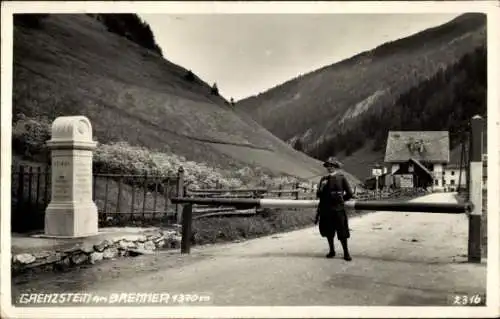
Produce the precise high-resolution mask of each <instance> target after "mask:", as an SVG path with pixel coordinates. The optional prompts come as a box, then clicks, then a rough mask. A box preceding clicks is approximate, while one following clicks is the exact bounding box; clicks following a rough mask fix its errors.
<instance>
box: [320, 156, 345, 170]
mask: <svg viewBox="0 0 500 319" xmlns="http://www.w3.org/2000/svg"><path fill="white" fill-rule="evenodd" d="M323 166H324V167H335V168H340V167H341V166H342V163H340V162H339V161H337V160H336V159H335V158H333V157H330V158H329V159H327V160H326V161H325V162H324V163H323Z"/></svg>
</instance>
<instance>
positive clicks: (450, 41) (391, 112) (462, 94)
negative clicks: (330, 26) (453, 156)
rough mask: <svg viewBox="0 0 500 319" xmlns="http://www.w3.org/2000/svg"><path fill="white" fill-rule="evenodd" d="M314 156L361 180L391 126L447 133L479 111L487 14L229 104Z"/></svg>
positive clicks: (456, 132) (454, 137)
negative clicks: (340, 164)
mask: <svg viewBox="0 0 500 319" xmlns="http://www.w3.org/2000/svg"><path fill="white" fill-rule="evenodd" d="M236 108H237V110H238V112H241V113H246V114H249V115H250V116H251V117H252V118H254V119H255V120H256V121H257V122H259V123H261V124H262V125H263V126H264V127H265V128H267V129H268V130H269V131H271V132H272V133H273V134H274V135H276V136H278V137H280V138H281V139H283V140H284V141H286V142H288V143H289V144H290V145H294V146H295V147H296V148H297V149H300V150H303V151H304V152H305V153H307V154H309V155H311V156H314V157H315V158H318V159H324V158H326V157H328V156H331V155H336V156H337V157H339V158H340V159H342V160H343V161H344V162H345V164H346V166H345V167H346V170H347V171H349V172H351V173H353V174H355V175H356V176H358V177H361V178H365V177H367V176H368V174H369V173H370V166H369V165H372V164H373V162H374V161H382V160H383V151H384V149H385V140H386V138H387V132H388V130H390V129H398V130H405V129H408V130H415V129H421V130H450V135H451V143H452V147H455V146H456V145H457V143H458V139H459V136H460V134H461V133H460V132H462V131H463V130H464V128H465V125H466V122H467V120H468V119H469V118H470V116H471V115H472V114H476V113H479V114H483V115H485V114H486V17H485V15H483V14H465V15H462V16H459V17H457V18H456V19H454V20H452V21H450V22H448V23H446V24H444V25H441V26H438V27H435V28H431V29H427V30H425V31H423V32H420V33H418V34H415V35H413V36H410V37H407V38H404V39H400V40H397V41H393V42H390V43H385V44H383V45H381V46H379V47H377V48H375V49H373V50H371V51H367V52H363V53H360V54H358V55H356V56H353V57H352V58H350V59H347V60H344V61H341V62H339V63H336V64H333V65H330V66H327V67H324V68H322V69H320V70H317V71H314V72H312V73H309V74H306V75H303V76H301V77H298V78H296V79H293V80H291V81H289V82H286V83H284V84H282V85H279V86H277V87H275V88H273V89H271V90H269V91H267V92H264V93H262V94H260V95H258V96H254V97H251V98H248V99H245V100H242V101H240V102H238V103H237V104H236Z"/></svg>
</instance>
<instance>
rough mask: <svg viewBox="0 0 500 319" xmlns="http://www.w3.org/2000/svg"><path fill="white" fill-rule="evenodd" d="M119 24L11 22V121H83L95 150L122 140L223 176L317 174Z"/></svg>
mask: <svg viewBox="0 0 500 319" xmlns="http://www.w3.org/2000/svg"><path fill="white" fill-rule="evenodd" d="M127 19H129V20H130V19H131V18H130V17H128V18H127ZM122 20H123V19H122ZM122 20H120V19H116V17H115V18H105V17H104V18H103V17H102V15H97V16H96V15H83V14H82V15H69V14H65V15H45V16H44V17H43V18H42V19H39V20H36V21H35V22H33V21H34V20H30V19H25V20H24V22H23V21H22V19H21V20H19V19H18V20H17V23H16V24H15V28H14V74H13V76H14V78H13V87H14V91H13V115H14V118H17V114H21V113H22V114H24V115H25V116H28V117H34V118H36V117H42V116H45V117H48V118H49V120H53V119H54V118H55V117H57V116H61V115H85V116H87V117H88V118H89V119H90V121H91V123H92V125H93V128H94V135H95V137H96V139H97V140H98V141H99V142H101V143H110V142H117V141H126V142H127V143H128V144H130V145H132V146H141V147H146V148H148V149H150V150H151V151H160V152H170V153H175V154H177V155H179V156H183V157H185V158H186V160H189V161H196V162H202V163H206V164H207V165H209V166H212V167H221V168H224V169H228V168H235V169H236V168H242V167H246V166H248V167H256V166H258V167H262V168H263V169H265V170H268V171H270V172H273V173H276V174H281V173H286V174H290V175H295V176H299V177H303V178H307V177H311V176H315V175H318V174H321V173H322V172H323V168H322V167H321V162H319V161H318V160H315V159H313V158H311V157H309V156H306V155H305V154H303V153H301V152H297V151H295V150H294V149H293V148H292V147H290V146H289V145H287V144H286V143H285V142H283V141H282V140H281V139H279V138H277V137H275V136H274V135H273V134H271V133H270V132H269V131H267V130H266V129H264V128H263V127H262V126H260V125H259V124H257V123H256V122H255V121H254V120H253V119H251V118H250V117H248V116H247V115H245V114H243V115H238V114H237V113H236V112H235V111H234V108H233V107H232V106H231V105H230V104H229V103H228V102H227V101H226V100H225V99H224V98H223V97H221V96H219V95H218V94H214V93H213V92H212V90H211V87H210V86H209V85H208V84H207V83H205V82H203V81H202V80H201V79H199V78H198V77H197V76H196V75H195V74H193V73H191V72H190V71H188V69H185V68H183V67H181V66H178V65H175V64H173V63H171V62H169V61H168V48H163V52H161V50H160V49H159V47H158V46H157V45H156V43H154V41H152V40H149V41H143V40H144V37H143V36H142V35H144V34H146V35H147V36H151V34H150V33H151V32H150V29H149V27H148V26H147V25H143V24H142V22H141V21H140V20H137V19H135V20H134V19H131V20H130V21H132V22H130V21H129V23H135V26H136V27H135V29H134V31H133V32H130V30H127V29H126V28H125V29H124V27H123V26H124V24H123V23H122V22H120V21H122ZM127 21H128V20H127ZM162 55H163V57H162ZM195 71H196V70H194V73H196V72H195ZM350 178H353V177H350ZM353 180H354V179H353Z"/></svg>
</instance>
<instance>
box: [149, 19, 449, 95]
mask: <svg viewBox="0 0 500 319" xmlns="http://www.w3.org/2000/svg"><path fill="white" fill-rule="evenodd" d="M140 16H141V18H142V19H143V20H145V21H146V22H147V23H148V24H149V25H150V26H151V29H152V31H153V33H154V36H155V39H156V42H157V43H158V45H159V46H160V47H161V48H162V50H163V56H164V58H165V59H167V60H169V61H171V62H173V63H175V64H178V65H180V66H182V67H184V68H186V69H190V70H192V71H193V72H194V73H195V74H196V75H197V76H199V77H200V78H201V79H203V80H204V81H205V82H207V83H208V84H210V85H211V84H213V83H217V86H218V88H219V92H220V94H221V95H223V96H224V97H225V98H226V99H228V100H229V99H230V98H231V97H233V98H234V100H235V101H238V100H240V99H242V98H245V97H249V96H252V95H257V94H259V93H262V92H264V91H266V90H267V89H269V88H272V87H274V86H276V85H279V84H281V83H283V82H286V81H288V80H290V79H292V78H295V77H296V76H298V75H300V74H305V73H308V72H311V71H314V70H316V69H319V68H321V67H324V66H327V65H330V64H332V63H335V62H338V61H341V60H343V59H346V58H349V57H351V56H353V55H356V54H358V53H360V52H363V51H366V50H370V49H373V48H375V47H376V46H378V45H380V44H383V43H385V42H388V41H394V40H396V39H399V38H403V37H407V36H409V35H411V34H414V33H417V32H419V31H422V30H424V29H427V28H430V27H434V26H437V25H440V24H443V23H446V22H448V21H449V20H452V19H453V18H455V17H456V16H458V14H453V13H451V14H450V13H448V14H438V13H432V14H431V13H426V14H175V15H167V14H141V15H140Z"/></svg>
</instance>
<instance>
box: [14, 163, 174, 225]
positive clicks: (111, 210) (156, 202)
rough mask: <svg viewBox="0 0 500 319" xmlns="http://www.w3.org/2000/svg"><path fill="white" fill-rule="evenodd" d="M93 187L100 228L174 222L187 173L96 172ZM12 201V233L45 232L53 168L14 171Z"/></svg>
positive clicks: (31, 167)
mask: <svg viewBox="0 0 500 319" xmlns="http://www.w3.org/2000/svg"><path fill="white" fill-rule="evenodd" d="M92 186H93V187H92V188H93V192H92V196H93V200H94V202H95V204H96V206H97V208H98V214H99V226H100V227H104V226H123V225H134V224H139V225H144V224H153V223H155V222H162V223H174V222H175V217H176V215H177V212H179V210H180V206H179V205H172V204H171V203H170V198H171V197H175V196H180V195H182V189H183V188H184V185H183V171H179V172H178V173H177V174H176V175H170V176H162V175H148V174H144V175H131V174H102V173H97V172H94V174H93V185H92ZM11 198H12V206H11V208H12V209H11V216H12V219H11V225H12V231H14V232H29V231H37V230H41V229H43V228H44V218H45V210H46V208H47V206H48V204H49V203H50V200H51V170H50V167H49V166H45V167H41V166H38V167H33V166H24V165H20V166H19V167H17V168H14V169H13V170H12V196H11Z"/></svg>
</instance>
